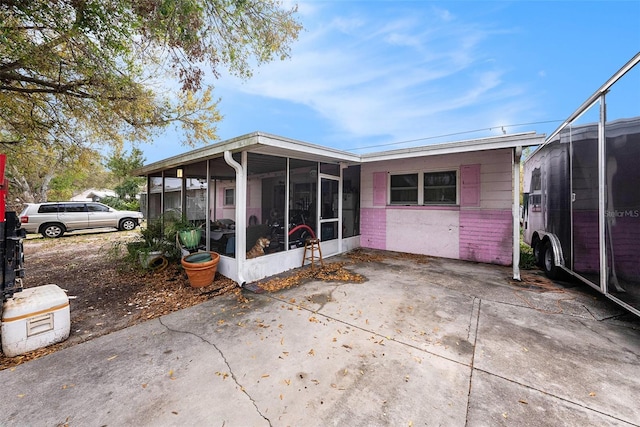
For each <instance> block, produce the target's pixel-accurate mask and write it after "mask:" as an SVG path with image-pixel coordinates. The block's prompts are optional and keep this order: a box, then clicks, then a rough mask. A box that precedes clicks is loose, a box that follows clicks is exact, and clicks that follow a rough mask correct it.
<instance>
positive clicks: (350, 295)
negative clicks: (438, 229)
mask: <svg viewBox="0 0 640 427" xmlns="http://www.w3.org/2000/svg"><path fill="white" fill-rule="evenodd" d="M383 254H384V253H383ZM387 255H389V256H388V257H387V258H385V259H384V260H382V261H380V262H370V263H359V264H354V265H351V266H349V268H350V269H351V270H353V271H356V272H358V273H361V274H363V275H364V276H366V277H367V278H368V281H366V282H365V283H359V284H354V283H346V284H345V283H337V282H321V281H315V282H309V283H306V284H304V285H301V286H299V287H296V288H292V289H288V290H284V291H280V292H278V293H272V294H267V293H262V294H254V293H250V292H248V291H245V296H246V297H247V298H249V302H248V303H240V302H238V300H237V299H236V298H235V297H233V296H223V297H218V298H215V299H213V300H210V301H208V302H206V303H204V304H201V305H199V306H196V307H192V308H189V309H184V310H181V311H178V312H175V313H173V314H170V315H167V316H164V317H162V318H159V319H155V320H151V321H148V322H146V323H143V324H140V325H137V326H134V327H131V328H128V329H126V330H122V331H119V332H116V333H113V334H110V335H107V336H104V337H101V338H97V339H94V340H92V341H89V342H86V343H83V344H80V345H77V346H74V347H71V348H68V349H66V350H62V351H59V352H57V353H54V354H51V355H49V356H47V357H44V358H41V359H38V360H35V361H32V362H29V363H25V364H23V365H20V366H18V367H17V368H15V369H10V370H5V371H2V372H0V380H1V381H2V384H4V393H3V397H2V398H1V399H0V425H6V426H12V425H15V426H25V425H33V426H54V425H70V426H104V425H108V426H125V425H150V426H170V425H176V426H178V425H180V426H184V425H190V426H200V425H202V426H269V425H271V426H331V425H334V426H344V425H349V426H465V425H468V426H499V425H507V426H558V425H566V426H609V425H611V426H614V425H615V426H631V425H635V426H638V425H640V403H639V401H638V396H640V322H639V321H638V319H637V318H635V317H634V316H631V315H629V314H625V312H624V311H623V310H622V309H619V308H617V307H616V306H615V305H613V304H612V303H610V302H608V301H607V300H606V299H604V298H602V297H600V296H598V295H597V294H596V293H594V292H592V291H591V290H590V289H589V288H588V287H586V286H581V285H575V284H571V285H568V284H564V285H555V286H549V285H544V281H543V280H542V281H541V284H539V285H536V286H523V285H517V284H512V283H510V280H509V275H510V268H503V267H498V266H491V265H484V264H474V263H469V262H462V261H453V260H445V259H436V258H430V259H428V261H427V262H426V263H423V264H420V263H417V262H415V260H412V259H403V258H398V257H394V256H392V255H393V254H387ZM334 260H337V259H331V261H334ZM61 285H63V284H61ZM72 327H73V326H72Z"/></svg>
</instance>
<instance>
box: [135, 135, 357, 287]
mask: <svg viewBox="0 0 640 427" xmlns="http://www.w3.org/2000/svg"><path fill="white" fill-rule="evenodd" d="M137 173H138V174H139V175H142V176H146V177H147V189H148V191H147V196H146V198H144V199H143V202H144V203H143V208H142V209H143V212H144V213H145V216H146V218H147V219H148V220H154V219H157V218H160V217H162V216H163V215H166V214H167V213H172V214H177V215H180V216H182V217H183V218H184V219H187V220H188V221H189V222H191V223H193V224H195V225H198V226H201V227H202V229H203V230H204V232H203V233H202V240H201V242H200V247H199V249H201V250H211V251H215V252H218V253H219V254H220V255H221V259H220V263H219V265H218V271H219V272H220V273H221V274H223V275H224V276H227V277H229V278H231V279H233V280H235V281H237V282H238V283H239V284H243V283H250V282H253V281H256V280H259V279H262V278H264V277H267V276H271V275H273V274H277V273H280V272H283V271H286V270H289V269H291V268H294V267H299V266H300V265H301V264H302V258H303V251H304V242H305V240H306V239H307V238H309V237H311V238H318V239H319V240H320V244H321V249H322V254H323V256H324V257H329V256H332V255H336V254H339V253H342V252H345V251H348V250H350V249H352V248H354V247H358V246H359V235H360V218H359V211H360V209H359V201H360V166H359V156H357V155H354V154H350V153H346V152H342V151H337V150H333V149H330V148H326V147H319V146H315V145H312V144H307V143H303V142H299V141H294V140H291V139H286V138H282V137H278V136H274V135H268V134H264V133H252V134H249V135H245V136H241V137H238V138H234V139H232V140H228V141H223V142H221V143H218V144H214V145H211V146H207V147H204V148H200V149H196V150H193V151H190V152H187V153H184V154H181V155H178V156H175V157H172V158H169V159H165V160H162V161H160V162H156V163H153V164H149V165H146V166H144V167H143V168H141V169H139V170H138V171H137ZM261 237H262V238H267V239H268V240H269V242H270V243H269V245H268V246H267V247H266V248H264V255H262V256H259V257H256V258H251V259H247V257H246V252H247V251H249V250H250V249H251V248H252V247H253V246H254V245H255V244H256V242H257V241H258V239H259V238H261Z"/></svg>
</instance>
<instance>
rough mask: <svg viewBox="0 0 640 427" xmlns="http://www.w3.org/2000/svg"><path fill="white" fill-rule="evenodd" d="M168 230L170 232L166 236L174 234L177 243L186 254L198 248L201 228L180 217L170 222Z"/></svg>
mask: <svg viewBox="0 0 640 427" xmlns="http://www.w3.org/2000/svg"><path fill="white" fill-rule="evenodd" d="M168 230H171V231H168V233H167V235H171V234H173V233H175V236H176V240H177V243H178V244H179V245H181V246H182V247H183V248H184V249H186V250H187V251H188V252H191V251H194V250H196V249H197V248H198V246H200V239H202V227H201V226H200V225H196V224H195V223H193V222H192V221H189V220H188V219H187V218H186V217H184V216H182V217H181V218H179V219H175V220H172V221H170V224H169V225H168Z"/></svg>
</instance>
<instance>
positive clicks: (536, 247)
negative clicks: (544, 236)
mask: <svg viewBox="0 0 640 427" xmlns="http://www.w3.org/2000/svg"><path fill="white" fill-rule="evenodd" d="M533 258H534V260H535V263H536V265H537V266H538V267H540V268H542V267H543V264H544V243H543V242H541V241H540V240H536V241H535V243H534V244H533Z"/></svg>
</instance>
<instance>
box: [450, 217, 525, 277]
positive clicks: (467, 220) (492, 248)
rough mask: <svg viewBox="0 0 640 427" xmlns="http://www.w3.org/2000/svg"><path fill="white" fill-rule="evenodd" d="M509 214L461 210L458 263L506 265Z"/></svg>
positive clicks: (510, 242) (509, 245) (510, 245)
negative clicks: (473, 262)
mask: <svg viewBox="0 0 640 427" xmlns="http://www.w3.org/2000/svg"><path fill="white" fill-rule="evenodd" d="M512 252H513V237H512V213H511V210H469V209H465V210H461V211H460V259H464V260H468V261H477V262H486V263H490V264H502V265H510V264H511V257H512Z"/></svg>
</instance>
